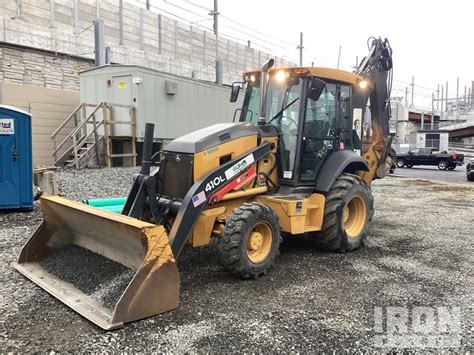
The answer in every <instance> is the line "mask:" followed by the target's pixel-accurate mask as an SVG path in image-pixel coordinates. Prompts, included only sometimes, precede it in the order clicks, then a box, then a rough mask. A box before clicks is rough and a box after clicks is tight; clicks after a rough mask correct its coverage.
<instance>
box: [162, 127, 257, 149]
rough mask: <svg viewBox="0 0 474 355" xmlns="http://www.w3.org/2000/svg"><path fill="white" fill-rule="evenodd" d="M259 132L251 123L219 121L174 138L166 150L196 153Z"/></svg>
mask: <svg viewBox="0 0 474 355" xmlns="http://www.w3.org/2000/svg"><path fill="white" fill-rule="evenodd" d="M257 134H259V129H258V128H257V127H255V126H254V125H251V124H249V123H217V124H215V125H212V126H209V127H206V128H203V129H200V130H197V131H194V132H191V133H188V134H186V135H184V136H182V137H179V138H176V139H174V140H172V141H171V142H170V143H169V144H168V145H166V146H165V148H164V150H165V151H167V152H175V153H188V154H194V153H198V152H202V151H204V150H207V149H209V148H212V147H215V146H217V145H219V144H222V143H226V142H228V141H232V140H234V139H238V138H241V137H246V136H251V135H257Z"/></svg>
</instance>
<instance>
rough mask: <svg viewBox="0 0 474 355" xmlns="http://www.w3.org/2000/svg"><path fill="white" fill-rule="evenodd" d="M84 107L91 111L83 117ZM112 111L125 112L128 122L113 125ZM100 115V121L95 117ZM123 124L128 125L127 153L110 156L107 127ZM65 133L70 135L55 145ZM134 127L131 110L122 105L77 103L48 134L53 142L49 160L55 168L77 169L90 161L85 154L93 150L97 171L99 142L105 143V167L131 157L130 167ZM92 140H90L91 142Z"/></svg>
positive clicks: (110, 149) (117, 122)
mask: <svg viewBox="0 0 474 355" xmlns="http://www.w3.org/2000/svg"><path fill="white" fill-rule="evenodd" d="M87 107H93V109H92V111H91V112H90V113H89V114H87ZM113 107H120V108H127V109H128V110H129V111H128V114H129V118H128V120H126V121H115V120H114V119H113V117H112V116H113V114H112V113H113V110H112V108H113ZM98 112H101V116H102V117H98V116H97V115H98V114H99V113H98ZM73 120H74V127H73V128H72V129H71V128H70V125H68V123H72V121H73ZM117 124H127V125H130V139H131V141H132V144H131V153H122V154H113V152H112V144H111V139H112V138H113V133H112V132H111V127H110V126H111V125H117ZM101 127H103V133H102V134H99V129H100V128H101ZM66 129H70V131H69V132H68V133H67V134H66V136H65V137H64V138H63V139H62V140H61V141H60V142H58V140H57V138H58V137H59V136H60V135H61V136H62V133H64V131H65V130H66ZM135 130H136V123H135V107H134V106H130V105H122V104H111V103H107V102H100V103H98V104H97V105H94V104H87V103H81V104H80V105H79V106H78V107H76V108H75V109H74V111H73V112H72V113H71V114H70V115H69V116H68V117H67V118H66V119H65V120H64V121H63V122H62V123H61V125H59V127H58V128H57V129H56V130H55V131H54V132H53V133H52V134H51V139H52V140H53V141H54V149H53V154H52V155H53V158H54V162H55V164H57V165H58V164H60V163H61V164H62V163H67V164H73V165H74V166H75V167H76V168H77V169H79V168H81V167H82V166H81V164H82V165H84V164H85V163H87V162H86V161H85V160H86V159H90V157H91V155H90V154H89V152H90V151H91V150H92V149H94V150H95V156H96V158H97V164H98V165H99V167H100V164H101V163H100V161H101V160H100V149H99V143H100V141H101V140H104V141H105V142H104V143H105V147H106V149H105V156H106V159H107V160H106V165H107V166H112V158H116V157H131V158H132V160H133V166H135V165H136V151H135V140H136V132H135ZM92 138H93V139H92ZM83 157H85V158H83Z"/></svg>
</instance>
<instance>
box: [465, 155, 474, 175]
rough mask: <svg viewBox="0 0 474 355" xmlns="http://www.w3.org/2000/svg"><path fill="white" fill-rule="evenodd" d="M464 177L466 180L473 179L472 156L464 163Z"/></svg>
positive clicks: (473, 166)
mask: <svg viewBox="0 0 474 355" xmlns="http://www.w3.org/2000/svg"><path fill="white" fill-rule="evenodd" d="M466 177H467V181H474V158H471V159H470V160H469V163H467V165H466Z"/></svg>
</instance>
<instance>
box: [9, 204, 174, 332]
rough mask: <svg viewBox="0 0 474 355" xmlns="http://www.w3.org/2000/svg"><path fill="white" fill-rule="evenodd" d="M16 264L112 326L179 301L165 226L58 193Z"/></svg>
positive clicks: (75, 306) (90, 316)
mask: <svg viewBox="0 0 474 355" xmlns="http://www.w3.org/2000/svg"><path fill="white" fill-rule="evenodd" d="M41 208H42V210H43V222H42V223H41V225H40V226H39V227H38V229H37V230H36V231H35V233H34V234H33V236H32V237H31V238H30V240H29V241H28V242H27V243H26V245H25V246H24V247H23V250H22V251H21V254H20V258H19V260H18V263H16V264H15V265H14V267H15V269H17V270H18V271H20V272H21V273H22V274H23V275H25V276H26V277H27V278H29V279H31V280H32V281H33V282H35V283H36V284H37V285H39V286H40V287H42V288H43V289H45V290H46V291H48V292H49V293H50V294H51V295H53V296H54V297H56V298H57V299H59V300H60V301H61V302H63V303H65V304H66V305H68V306H69V307H71V308H72V309H74V310H75V311H76V312H78V313H79V314H81V315H82V316H84V317H85V318H87V319H89V320H90V321H91V322H93V323H95V324H97V325H98V326H99V327H101V328H103V329H106V330H110V329H116V328H120V327H122V326H123V324H124V323H125V322H131V321H134V320H138V319H142V318H145V317H149V316H152V315H155V314H159V313H163V312H166V311H169V310H171V309H174V308H176V307H177V306H178V298H179V285H180V278H179V274H178V269H177V267H176V262H175V259H174V256H173V253H172V251H171V247H170V244H169V241H168V235H167V233H166V230H165V228H164V227H163V226H156V225H154V224H150V223H146V222H142V221H140V220H138V219H135V218H131V217H127V216H123V215H119V214H115V213H111V212H107V211H103V210H100V209H97V208H94V207H91V206H88V205H85V204H82V203H79V202H74V201H69V200H66V199H63V198H61V197H57V196H48V197H43V198H42V199H41Z"/></svg>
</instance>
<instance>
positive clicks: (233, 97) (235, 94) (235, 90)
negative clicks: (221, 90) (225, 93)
mask: <svg viewBox="0 0 474 355" xmlns="http://www.w3.org/2000/svg"><path fill="white" fill-rule="evenodd" d="M241 84H243V83H242V82H238V81H237V82H234V83H232V91H231V92H230V102H236V101H237V99H238V98H239V92H240V89H241V86H240V85H241Z"/></svg>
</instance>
